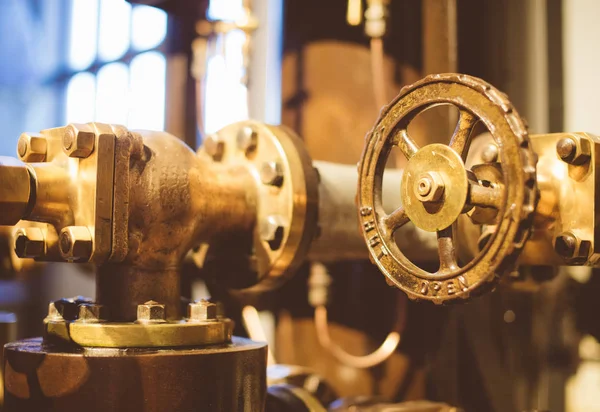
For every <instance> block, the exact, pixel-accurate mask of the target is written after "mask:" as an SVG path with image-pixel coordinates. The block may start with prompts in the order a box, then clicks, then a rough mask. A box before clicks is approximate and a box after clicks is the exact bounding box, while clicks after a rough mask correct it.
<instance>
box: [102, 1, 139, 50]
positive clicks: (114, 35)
mask: <svg viewBox="0 0 600 412" xmlns="http://www.w3.org/2000/svg"><path fill="white" fill-rule="evenodd" d="M130 14H131V5H130V4H129V3H127V2H126V1H125V0H102V3H100V39H99V41H98V56H99V57H100V59H102V60H116V59H118V58H119V57H121V56H122V55H124V54H125V52H126V51H127V49H129V28H130V26H131V25H130V23H129V19H130Z"/></svg>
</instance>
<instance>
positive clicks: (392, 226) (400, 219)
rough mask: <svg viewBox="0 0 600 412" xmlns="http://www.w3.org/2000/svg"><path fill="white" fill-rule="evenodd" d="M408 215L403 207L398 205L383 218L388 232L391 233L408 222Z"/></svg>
mask: <svg viewBox="0 0 600 412" xmlns="http://www.w3.org/2000/svg"><path fill="white" fill-rule="evenodd" d="M409 220H410V219H409V218H408V215H407V214H406V212H405V211H404V208H403V207H399V208H398V209H396V210H394V211H393V212H392V213H390V214H389V215H387V216H386V217H385V218H384V224H385V226H386V227H387V230H388V233H390V235H391V234H393V233H394V232H395V231H396V230H398V229H400V228H401V227H402V226H404V225H405V224H407V223H408V222H409Z"/></svg>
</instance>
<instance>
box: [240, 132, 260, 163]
mask: <svg viewBox="0 0 600 412" xmlns="http://www.w3.org/2000/svg"><path fill="white" fill-rule="evenodd" d="M257 144H258V133H257V132H256V131H255V130H254V129H253V128H252V127H251V126H244V127H242V128H241V129H240V130H239V131H238V134H237V145H238V148H239V149H240V150H242V151H244V153H245V154H246V156H248V155H250V154H251V153H252V152H254V150H256V146H257Z"/></svg>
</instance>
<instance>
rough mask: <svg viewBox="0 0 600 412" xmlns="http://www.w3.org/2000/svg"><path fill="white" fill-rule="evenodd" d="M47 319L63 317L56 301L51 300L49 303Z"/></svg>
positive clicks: (60, 318)
mask: <svg viewBox="0 0 600 412" xmlns="http://www.w3.org/2000/svg"><path fill="white" fill-rule="evenodd" d="M46 319H53V320H62V319H63V317H62V315H61V313H60V312H59V311H58V308H57V307H56V304H55V303H54V302H50V303H49V304H48V315H47V316H46Z"/></svg>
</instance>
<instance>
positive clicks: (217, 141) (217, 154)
mask: <svg viewBox="0 0 600 412" xmlns="http://www.w3.org/2000/svg"><path fill="white" fill-rule="evenodd" d="M202 147H203V148H204V151H205V152H206V153H207V154H208V155H209V156H210V157H212V158H213V160H214V161H217V162H220V161H221V160H222V159H223V155H224V154H225V142H224V141H223V139H221V138H220V137H219V136H218V135H216V134H212V135H210V136H207V137H206V138H205V139H204V142H203V144H202Z"/></svg>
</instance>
